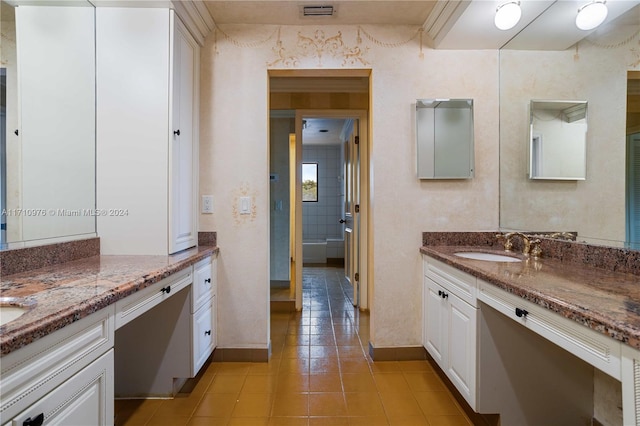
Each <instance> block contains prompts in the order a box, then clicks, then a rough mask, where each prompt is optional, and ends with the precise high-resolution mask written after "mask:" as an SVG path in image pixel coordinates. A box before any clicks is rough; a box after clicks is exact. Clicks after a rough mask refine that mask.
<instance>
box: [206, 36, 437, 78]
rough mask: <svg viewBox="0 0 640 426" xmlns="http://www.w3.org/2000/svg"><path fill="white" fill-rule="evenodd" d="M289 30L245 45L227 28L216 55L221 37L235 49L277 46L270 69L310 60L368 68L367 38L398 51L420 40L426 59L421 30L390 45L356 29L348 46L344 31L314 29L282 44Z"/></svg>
mask: <svg viewBox="0 0 640 426" xmlns="http://www.w3.org/2000/svg"><path fill="white" fill-rule="evenodd" d="M289 28H291V27H282V26H278V27H276V28H275V30H274V31H273V32H272V33H271V34H270V35H269V36H267V37H266V38H264V39H262V40H257V41H251V42H242V41H239V40H237V39H235V38H234V37H232V36H231V35H230V34H229V33H228V32H226V31H225V30H224V28H221V27H216V30H215V31H216V33H215V43H216V52H218V49H217V42H218V37H219V36H220V37H222V38H223V39H225V40H226V41H228V42H230V43H232V44H233V45H234V46H236V47H240V48H258V47H261V46H266V45H268V43H271V42H273V43H274V44H273V46H272V47H271V52H272V53H273V58H272V59H270V60H267V63H266V65H267V67H269V68H274V67H283V68H296V67H299V66H300V65H301V62H302V61H303V60H308V59H312V60H315V61H316V64H315V65H316V66H317V67H319V68H322V67H323V66H324V64H325V60H326V59H327V58H331V59H332V60H333V61H335V62H337V63H339V64H340V66H342V67H358V66H363V67H366V66H369V65H371V63H370V61H369V59H368V58H367V54H368V52H369V50H370V48H371V46H370V45H369V44H368V43H366V42H364V41H363V37H364V38H365V39H366V40H367V41H368V42H369V43H371V44H374V45H376V46H379V47H384V48H399V47H402V46H405V45H408V44H409V43H412V42H414V41H415V40H416V39H418V40H419V45H420V50H419V55H420V57H421V58H423V57H424V53H423V40H422V35H423V29H422V28H421V27H420V28H414V27H411V28H409V29H408V30H409V32H410V35H409V36H408V38H407V39H405V40H402V41H400V42H388V41H383V40H380V39H379V38H377V37H375V36H374V35H372V34H371V33H370V32H369V31H367V30H365V29H364V28H363V27H362V26H357V27H356V37H355V43H349V42H348V41H347V40H346V36H344V35H343V31H341V30H339V29H336V30H334V29H326V30H325V29H321V28H311V27H309V29H306V28H305V29H304V30H298V31H297V34H296V36H295V37H286V41H285V40H283V36H282V33H283V31H286V30H287V29H289ZM295 28H299V27H295ZM332 65H335V64H332Z"/></svg>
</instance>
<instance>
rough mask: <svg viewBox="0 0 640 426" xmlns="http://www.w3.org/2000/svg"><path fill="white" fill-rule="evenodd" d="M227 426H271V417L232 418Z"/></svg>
mask: <svg viewBox="0 0 640 426" xmlns="http://www.w3.org/2000/svg"><path fill="white" fill-rule="evenodd" d="M227 426H269V417H232V418H231V419H229V423H227Z"/></svg>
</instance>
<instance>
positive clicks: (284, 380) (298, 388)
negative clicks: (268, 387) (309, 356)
mask: <svg viewBox="0 0 640 426" xmlns="http://www.w3.org/2000/svg"><path fill="white" fill-rule="evenodd" d="M308 391H309V375H307V374H293V373H289V374H280V375H278V384H277V385H276V392H277V393H291V392H308Z"/></svg>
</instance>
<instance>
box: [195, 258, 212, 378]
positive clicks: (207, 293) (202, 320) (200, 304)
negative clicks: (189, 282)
mask: <svg viewBox="0 0 640 426" xmlns="http://www.w3.org/2000/svg"><path fill="white" fill-rule="evenodd" d="M216 263H217V260H216V258H215V256H213V257H210V258H206V259H203V260H201V261H200V262H198V263H196V265H195V266H194V270H195V272H194V276H195V279H194V283H193V291H192V292H191V294H192V326H191V327H192V348H193V352H192V356H191V375H192V376H193V377H195V375H196V374H198V371H200V368H202V365H203V364H204V362H205V361H206V360H207V359H208V358H209V356H210V355H211V354H212V353H213V350H214V349H215V347H216V343H217V338H216V336H217V333H216V326H217V305H218V298H217V283H216V276H215V272H216V270H217V268H216Z"/></svg>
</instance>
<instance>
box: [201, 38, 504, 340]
mask: <svg viewBox="0 0 640 426" xmlns="http://www.w3.org/2000/svg"><path fill="white" fill-rule="evenodd" d="M331 40H333V41H336V40H339V42H335V43H333V42H332V41H331ZM201 63H202V70H201V78H202V82H201V117H200V122H201V129H200V135H201V147H200V191H201V193H202V194H205V193H207V194H213V195H214V197H215V199H216V210H215V212H214V214H213V215H206V216H201V217H200V230H201V231H207V230H216V231H217V232H218V243H219V245H220V247H221V252H220V258H219V307H220V313H219V319H220V326H219V344H220V347H222V348H227V347H231V348H247V347H260V348H266V347H267V346H268V342H269V332H268V327H269V325H268V322H269V321H268V318H269V316H268V312H269V310H268V309H269V308H268V300H269V295H268V290H269V277H270V272H269V269H270V261H269V255H268V253H269V243H270V238H269V210H270V205H269V180H268V176H269V155H268V133H267V129H268V121H267V120H268V110H269V106H268V104H267V102H268V94H269V88H268V70H271V69H283V70H284V69H286V70H296V69H314V70H317V73H318V75H320V76H326V75H327V74H328V70H332V69H349V68H357V69H365V70H371V94H372V97H371V104H370V107H371V123H370V134H371V141H370V143H371V146H370V151H371V162H370V164H369V167H370V170H371V188H372V190H371V195H372V200H371V201H372V202H371V211H370V212H369V213H370V217H371V221H370V232H371V233H372V234H373V237H374V238H373V240H372V242H371V247H370V256H371V271H370V277H371V279H372V280H373V281H372V283H371V284H370V286H371V287H372V293H371V297H372V307H371V309H372V311H371V321H372V325H371V327H372V328H371V340H372V342H373V344H374V346H376V347H397V346H411V345H419V344H421V325H420V319H421V318H420V317H421V313H420V312H421V306H420V300H421V293H422V283H421V281H420V279H419V277H420V276H421V265H422V263H421V256H420V253H419V247H420V245H421V232H422V231H452V230H458V231H470V230H495V229H496V228H497V227H498V158H499V155H498V146H499V145H498V143H499V139H498V136H499V134H498V129H499V127H498V51H493V50H481V51H463V50H459V51H458V50H457V51H443V50H432V49H429V48H427V47H426V46H422V45H421V44H420V37H419V32H418V29H417V28H415V27H407V26H373V25H372V26H366V27H360V26H350V25H345V26H306V27H294V26H291V27H277V26H250V25H229V26H226V25H225V26H222V27H219V28H217V29H216V32H215V33H214V34H211V35H210V36H209V37H208V38H207V40H206V44H205V46H204V48H203V50H202V61H201ZM429 97H450V98H473V99H474V105H475V111H474V116H475V123H476V127H475V158H476V167H475V169H476V170H475V178H473V179H470V180H452V181H420V180H418V179H417V177H416V148H415V132H414V129H415V123H414V118H413V117H414V115H413V114H414V109H415V100H416V99H418V98H429ZM240 112H241V113H240ZM247 118H249V119H250V124H247ZM240 196H249V197H251V199H252V201H253V206H254V208H255V210H254V211H253V213H252V214H251V215H245V216H240V215H238V214H237V209H236V208H235V206H236V205H237V201H238V197H240Z"/></svg>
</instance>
